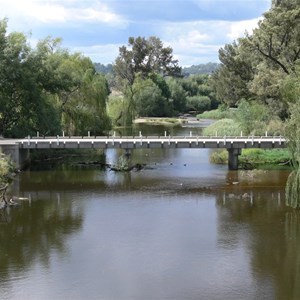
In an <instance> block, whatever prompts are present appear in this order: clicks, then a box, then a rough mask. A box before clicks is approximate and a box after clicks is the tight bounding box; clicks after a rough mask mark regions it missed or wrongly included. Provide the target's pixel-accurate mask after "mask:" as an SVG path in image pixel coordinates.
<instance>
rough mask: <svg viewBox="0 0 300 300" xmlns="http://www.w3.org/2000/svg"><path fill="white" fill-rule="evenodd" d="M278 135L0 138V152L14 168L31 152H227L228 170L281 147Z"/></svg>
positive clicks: (283, 141)
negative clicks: (248, 153) (250, 155)
mask: <svg viewBox="0 0 300 300" xmlns="http://www.w3.org/2000/svg"><path fill="white" fill-rule="evenodd" d="M285 147H286V140H285V138H283V137H281V136H271V137H270V136H246V137H245V136H234V137H227V136H222V137H220V136H210V137H207V136H193V135H192V134H190V135H189V136H166V135H165V136H143V135H142V134H140V135H139V136H115V135H113V136H95V137H91V136H81V137H78V136H77V137H75V136H73V137H65V136H55V137H38V136H37V137H30V136H28V137H27V138H24V139H0V149H2V151H3V152H4V153H6V154H9V155H11V157H12V159H13V160H15V162H16V164H17V165H18V166H20V167H21V166H22V164H23V162H24V161H25V160H26V159H28V155H29V150H31V149H125V150H126V151H130V150H131V149H152V148H160V149H177V148H178V149H182V148H188V149H227V151H228V168H229V169H230V170H236V169H238V156H239V155H240V154H241V151H242V149H249V148H259V149H274V148H285Z"/></svg>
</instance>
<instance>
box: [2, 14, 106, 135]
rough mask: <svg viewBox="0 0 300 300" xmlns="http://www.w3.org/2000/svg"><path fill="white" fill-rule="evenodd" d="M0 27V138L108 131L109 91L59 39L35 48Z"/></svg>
mask: <svg viewBox="0 0 300 300" xmlns="http://www.w3.org/2000/svg"><path fill="white" fill-rule="evenodd" d="M6 28H7V20H6V19H4V20H2V21H0V135H4V136H10V137H20V136H24V135H28V134H36V132H37V131H39V132H40V133H41V134H45V135H46V134H48V135H49V134H52V135H53V134H59V133H60V132H61V129H63V130H67V131H68V133H69V134H74V133H76V134H82V133H86V132H87V131H92V132H94V133H95V134H96V133H102V132H103V131H105V130H106V129H108V128H109V126H110V122H109V119H108V117H107V114H106V100H107V96H108V94H109V89H108V85H107V82H106V80H105V78H104V77H103V76H102V75H100V74H97V73H96V71H95V67H94V65H93V63H92V62H91V60H90V59H88V58H86V57H83V56H82V55H81V54H80V53H75V54H70V53H69V52H68V50H65V49H62V48H61V47H60V39H53V38H51V37H47V38H45V39H43V40H41V41H39V42H38V43H37V45H36V48H32V47H30V46H29V44H28V42H27V38H26V36H25V35H24V34H22V33H18V32H12V33H10V34H7V32H6Z"/></svg>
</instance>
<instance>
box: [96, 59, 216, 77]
mask: <svg viewBox="0 0 300 300" xmlns="http://www.w3.org/2000/svg"><path fill="white" fill-rule="evenodd" d="M94 66H95V69H96V71H97V72H98V73H101V74H105V75H106V74H109V73H112V72H113V65H112V64H108V65H103V64H101V63H94ZM218 67H219V64H218V63H212V62H209V63H207V64H199V65H192V66H190V67H185V68H182V75H183V76H189V75H199V74H212V73H213V72H214V71H216V70H217V68H218Z"/></svg>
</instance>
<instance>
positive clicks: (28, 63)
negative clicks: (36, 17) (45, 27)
mask: <svg viewBox="0 0 300 300" xmlns="http://www.w3.org/2000/svg"><path fill="white" fill-rule="evenodd" d="M6 28H7V20H6V19H4V20H2V21H0V134H3V135H5V136H24V134H31V133H32V132H34V131H35V132H36V131H38V130H39V128H41V127H43V126H47V125H48V126H49V129H50V130H51V131H52V130H56V129H57V128H59V123H57V122H55V121H57V120H58V118H57V115H56V113H55V111H54V110H53V109H52V108H51V105H49V102H48V101H47V100H46V95H45V94H44V93H43V91H44V83H45V82H43V81H41V78H40V77H39V74H40V64H39V60H38V59H37V58H38V57H37V53H36V52H34V51H32V49H31V47H30V46H29V45H28V43H27V39H26V36H25V35H24V34H22V33H18V32H12V33H10V34H7V33H6ZM48 116H51V119H52V120H51V125H50V124H45V123H43V122H41V121H45V120H46V119H47V117H48Z"/></svg>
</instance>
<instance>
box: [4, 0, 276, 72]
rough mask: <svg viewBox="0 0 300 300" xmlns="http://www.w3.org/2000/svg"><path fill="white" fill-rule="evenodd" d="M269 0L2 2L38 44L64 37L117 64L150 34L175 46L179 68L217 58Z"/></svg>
mask: <svg viewBox="0 0 300 300" xmlns="http://www.w3.org/2000/svg"><path fill="white" fill-rule="evenodd" d="M270 6H271V0H0V18H1V19H2V18H4V17H7V18H8V30H9V32H10V31H21V32H24V33H25V34H28V36H30V40H31V41H32V43H33V44H34V43H35V42H36V41H37V40H39V39H42V38H45V37H47V36H52V37H61V38H62V39H63V44H62V45H63V47H65V48H68V49H70V50H71V51H72V52H73V51H80V52H82V53H83V54H84V55H86V56H89V57H90V58H91V59H92V60H93V61H94V62H100V63H103V64H108V63H113V62H114V60H115V58H116V56H117V55H118V50H119V47H120V46H122V45H126V44H127V41H128V37H130V36H133V37H137V36H144V37H149V36H151V35H154V36H157V37H159V38H160V39H161V40H162V41H163V43H164V45H165V46H171V47H172V48H173V52H174V56H175V57H176V58H177V59H178V60H179V64H180V65H181V66H190V65H193V64H194V65H197V64H200V63H207V62H218V49H219V48H220V47H222V46H224V44H225V43H231V42H233V41H234V40H235V39H237V38H238V37H242V36H243V35H244V33H245V30H247V31H248V32H251V30H252V29H253V28H254V27H255V26H256V25H257V22H258V21H259V19H260V18H261V16H262V14H263V13H264V12H265V11H267V10H268V9H269V8H270Z"/></svg>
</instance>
